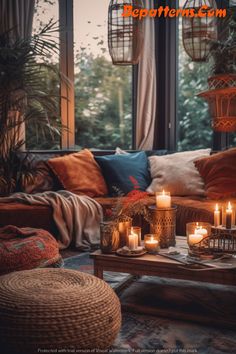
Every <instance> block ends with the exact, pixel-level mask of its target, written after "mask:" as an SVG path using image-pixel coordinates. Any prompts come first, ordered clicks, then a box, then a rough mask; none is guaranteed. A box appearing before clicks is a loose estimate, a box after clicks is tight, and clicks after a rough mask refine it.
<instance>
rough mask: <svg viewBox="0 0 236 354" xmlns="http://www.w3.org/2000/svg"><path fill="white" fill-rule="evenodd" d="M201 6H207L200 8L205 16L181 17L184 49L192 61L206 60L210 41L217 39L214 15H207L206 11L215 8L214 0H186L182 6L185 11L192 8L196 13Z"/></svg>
mask: <svg viewBox="0 0 236 354" xmlns="http://www.w3.org/2000/svg"><path fill="white" fill-rule="evenodd" d="M202 6H207V9H204V10H202V12H204V13H205V14H206V16H204V17H194V16H193V17H190V16H183V17H182V19H183V20H182V21H183V22H182V23H183V26H182V33H183V46H184V49H185V51H186V53H187V54H188V55H189V56H190V58H191V59H192V61H198V62H202V61H206V59H207V57H208V55H209V52H210V48H211V42H212V41H213V40H216V39H217V23H216V17H215V16H211V17H208V16H207V12H209V11H212V10H215V9H216V8H217V6H216V2H215V0H187V1H186V3H185V4H184V7H183V9H184V10H186V11H189V10H191V11H192V10H194V12H195V13H197V11H198V10H199V9H200V8H201V7H202ZM191 11H190V12H191ZM186 14H187V12H186Z"/></svg>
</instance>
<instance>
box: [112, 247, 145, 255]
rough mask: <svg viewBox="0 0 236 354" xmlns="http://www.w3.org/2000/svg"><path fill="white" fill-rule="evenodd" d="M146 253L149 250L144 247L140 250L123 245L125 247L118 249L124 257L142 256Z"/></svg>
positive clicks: (119, 253)
mask: <svg viewBox="0 0 236 354" xmlns="http://www.w3.org/2000/svg"><path fill="white" fill-rule="evenodd" d="M146 253H147V251H146V250H145V249H144V248H142V249H140V250H135V251H131V250H130V249H129V248H128V247H123V248H119V249H118V250H117V251H116V254H118V256H122V257H141V256H143V255H144V254H146Z"/></svg>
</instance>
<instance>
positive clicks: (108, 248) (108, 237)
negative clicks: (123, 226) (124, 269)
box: [100, 221, 120, 253]
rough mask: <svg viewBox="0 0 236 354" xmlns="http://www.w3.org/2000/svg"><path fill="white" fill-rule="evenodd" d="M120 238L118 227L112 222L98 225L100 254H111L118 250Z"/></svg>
mask: <svg viewBox="0 0 236 354" xmlns="http://www.w3.org/2000/svg"><path fill="white" fill-rule="evenodd" d="M119 244H120V236H119V231H118V226H117V224H116V223H114V222H112V221H104V222H101V223H100V247H101V251H102V253H112V252H115V251H116V250H117V249H118V248H119Z"/></svg>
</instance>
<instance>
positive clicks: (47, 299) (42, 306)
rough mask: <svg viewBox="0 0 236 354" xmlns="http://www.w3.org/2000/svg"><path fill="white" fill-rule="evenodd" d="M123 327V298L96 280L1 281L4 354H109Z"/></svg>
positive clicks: (50, 273)
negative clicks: (91, 352) (82, 353)
mask: <svg viewBox="0 0 236 354" xmlns="http://www.w3.org/2000/svg"><path fill="white" fill-rule="evenodd" d="M120 326H121V311H120V302H119V299H118V297H117V296H116V294H115V293H114V291H113V290H112V289H111V288H110V287H109V285H107V284H106V283H105V282H104V281H103V280H100V279H98V278H96V277H94V276H92V275H89V274H85V273H81V272H78V271H74V270H67V269H34V270H26V271H20V272H14V273H11V274H8V275H4V276H1V277H0V348H1V349H2V348H5V349H4V351H3V352H4V354H5V353H10V354H15V353H17V354H18V353H24V354H34V353H40V352H41V353H42V352H43V349H47V351H44V352H59V349H61V350H62V349H67V350H69V349H73V351H71V352H76V349H95V348H99V349H107V348H109V347H110V346H111V344H112V343H113V342H114V340H115V338H116V336H117V334H118V332H119V330H120ZM48 349H51V350H50V351H48ZM53 350H55V351H53ZM61 352H63V351H61ZM65 352H67V351H65Z"/></svg>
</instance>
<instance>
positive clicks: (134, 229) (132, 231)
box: [129, 226, 142, 246]
mask: <svg viewBox="0 0 236 354" xmlns="http://www.w3.org/2000/svg"><path fill="white" fill-rule="evenodd" d="M131 234H136V235H138V246H141V234H142V230H141V227H139V226H132V227H131V228H130V229H129V235H131Z"/></svg>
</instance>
